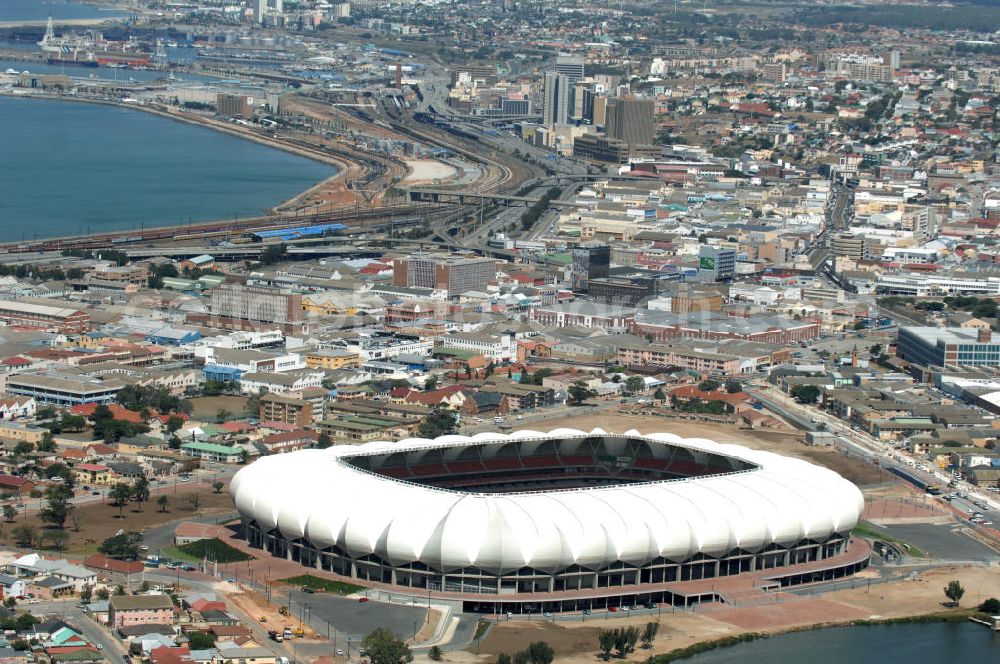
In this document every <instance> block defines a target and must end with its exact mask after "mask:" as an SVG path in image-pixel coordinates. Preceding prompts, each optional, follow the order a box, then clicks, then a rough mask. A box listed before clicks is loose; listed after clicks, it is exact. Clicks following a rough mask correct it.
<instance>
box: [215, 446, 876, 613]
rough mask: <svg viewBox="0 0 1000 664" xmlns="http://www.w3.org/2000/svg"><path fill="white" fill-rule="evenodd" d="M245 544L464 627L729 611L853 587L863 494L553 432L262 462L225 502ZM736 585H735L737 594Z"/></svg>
mask: <svg viewBox="0 0 1000 664" xmlns="http://www.w3.org/2000/svg"><path fill="white" fill-rule="evenodd" d="M230 491H231V492H232V496H233V499H234V501H235V504H236V508H237V510H238V511H239V513H240V515H241V517H242V522H243V532H244V535H245V536H246V538H247V540H248V542H249V544H250V545H251V546H254V547H258V548H262V549H266V550H267V551H269V552H270V553H272V554H273V555H275V556H280V557H283V558H287V559H289V560H293V561H296V562H299V563H301V564H302V565H303V566H306V567H311V568H314V569H317V570H324V571H327V572H331V573H333V574H336V575H339V576H341V577H345V578H347V579H350V580H351V582H353V583H358V584H360V585H365V586H371V587H376V588H382V589H388V590H392V591H394V592H397V593H403V594H412V595H417V596H423V595H426V596H427V597H428V601H429V598H430V595H431V593H436V594H439V595H440V596H442V597H450V598H452V599H455V600H460V601H461V602H462V604H463V608H464V610H466V611H484V612H495V611H498V610H499V611H513V612H518V613H520V612H532V611H535V612H537V611H568V610H584V609H601V608H609V607H618V606H633V605H638V604H644V605H649V604H654V603H655V604H659V603H666V604H671V605H682V606H686V605H689V604H691V603H695V602H702V601H710V600H720V599H721V600H724V599H725V598H724V597H723V596H722V591H721V590H719V589H717V588H716V586H719V588H722V587H724V586H725V585H726V584H725V583H724V581H726V580H730V582H731V581H732V580H734V579H739V578H742V579H743V581H744V585H746V586H748V587H749V586H750V585H751V584H752V586H753V587H755V588H759V587H765V588H780V587H785V586H791V585H797V584H800V583H811V582H816V581H823V580H828V579H834V578H841V577H843V576H847V575H850V574H853V573H855V572H857V571H859V570H861V569H863V568H864V567H866V566H867V565H868V556H869V553H870V549H869V548H868V545H867V543H865V542H863V541H859V542H853V541H852V540H851V538H850V532H851V529H852V528H853V527H854V526H855V525H856V523H857V521H858V518H859V516H860V514H861V512H862V509H863V507H864V499H863V497H862V495H861V492H860V491H859V490H858V489H857V487H855V486H854V485H853V484H851V483H850V482H848V481H847V480H845V479H843V478H842V477H840V476H839V475H837V474H836V473H835V472H833V471H831V470H828V469H826V468H823V467H820V466H816V465H813V464H811V463H808V462H806V461H802V460H799V459H793V458H788V457H783V456H780V455H777V454H773V453H770V452H762V451H757V450H752V449H749V448H746V447H742V446H739V445H727V444H720V443H717V442H713V441H710V440H704V439H683V438H680V437H678V436H676V435H674V434H670V433H656V434H646V435H642V434H639V433H638V432H635V431H629V432H626V433H623V434H612V433H607V432H605V431H602V430H600V429H595V430H593V431H590V432H584V431H577V430H573V429H556V430H554V431H550V432H548V433H542V432H537V431H518V432H515V433H511V434H498V433H483V434H477V435H475V436H471V437H469V436H443V437H440V438H437V439H434V440H427V439H407V440H402V441H398V442H373V443H368V444H364V445H359V446H348V445H344V446H334V447H331V448H328V449H324V450H318V449H310V450H302V451H298V452H293V453H290V454H283V455H276V456H269V457H266V458H263V459H260V460H258V461H256V462H254V463H253V464H251V465H249V466H247V467H246V468H244V469H242V470H241V471H240V472H239V473H237V475H236V476H235V477H234V478H233V481H232V485H231V487H230ZM730 585H731V583H730Z"/></svg>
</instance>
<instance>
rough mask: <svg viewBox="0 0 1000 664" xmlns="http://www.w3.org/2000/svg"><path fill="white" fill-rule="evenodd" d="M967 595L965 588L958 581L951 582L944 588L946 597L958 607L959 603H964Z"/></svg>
mask: <svg viewBox="0 0 1000 664" xmlns="http://www.w3.org/2000/svg"><path fill="white" fill-rule="evenodd" d="M963 595H965V588H963V587H962V584H961V583H959V582H958V581H949V582H948V585H946V586H945V587H944V596H945V597H947V598H948V599H950V600H951V601H952V602H954V603H955V606H958V604H959V602H961V601H962V596H963Z"/></svg>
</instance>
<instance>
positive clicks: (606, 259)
mask: <svg viewBox="0 0 1000 664" xmlns="http://www.w3.org/2000/svg"><path fill="white" fill-rule="evenodd" d="M610 270H611V247H609V246H608V245H606V244H602V245H596V246H587V247H576V248H575V249H573V270H572V272H571V273H570V281H571V287H572V288H573V290H575V291H578V292H583V293H585V292H587V289H588V288H589V285H590V280H591V279H604V278H607V276H608V274H610Z"/></svg>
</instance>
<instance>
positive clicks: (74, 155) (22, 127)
mask: <svg viewBox="0 0 1000 664" xmlns="http://www.w3.org/2000/svg"><path fill="white" fill-rule="evenodd" d="M2 1H3V0H0V2H2ZM0 118H3V126H4V130H3V131H2V132H0V191H2V192H3V195H2V196H0V241H8V242H9V241H17V240H23V239H28V240H30V239H33V238H36V237H37V238H45V237H55V236H61V235H77V234H83V233H87V232H98V231H108V230H126V229H133V228H134V229H136V230H139V229H141V228H143V227H153V226H164V225H170V224H183V223H187V222H188V221H189V220H191V221H208V220H214V219H223V218H232V217H233V216H239V217H247V216H253V215H257V214H260V213H262V212H263V211H264V210H266V209H267V208H269V207H272V206H274V205H277V204H278V203H280V202H282V201H284V200H287V199H289V198H291V197H292V196H294V195H296V194H297V193H299V192H301V191H303V190H305V189H307V188H308V187H310V186H312V185H313V184H315V183H317V182H319V181H321V180H323V179H326V178H328V177H330V176H332V175H335V174H336V172H337V171H336V169H335V168H334V167H332V166H328V165H326V164H322V163H319V162H316V161H313V160H311V159H306V158H304V157H299V156H297V155H293V154H289V153H287V152H283V151H281V150H276V149H273V148H269V147H267V146H264V145H260V144H258V143H254V142H252V141H247V140H243V139H240V138H237V137H235V136H230V135H227V134H223V133H220V132H217V131H213V130H211V129H206V128H204V127H197V126H194V125H189V124H186V123H182V122H176V121H173V120H169V119H166V118H161V117H158V116H155V115H151V114H149V113H144V112H142V111H137V110H130V109H125V108H119V107H113V106H102V105H95V104H86V103H75V102H69V101H52V100H42V99H25V98H15V97H0Z"/></svg>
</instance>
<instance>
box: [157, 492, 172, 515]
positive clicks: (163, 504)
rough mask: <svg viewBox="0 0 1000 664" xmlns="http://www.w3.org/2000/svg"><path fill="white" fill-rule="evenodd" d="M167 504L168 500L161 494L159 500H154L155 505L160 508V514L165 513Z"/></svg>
mask: <svg viewBox="0 0 1000 664" xmlns="http://www.w3.org/2000/svg"><path fill="white" fill-rule="evenodd" d="M169 502H170V499H169V498H167V497H166V496H165V495H162V494H161V495H160V497H159V498H157V499H156V504H157V505H159V506H160V512H163V513H166V511H167V504H168V503H169Z"/></svg>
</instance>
